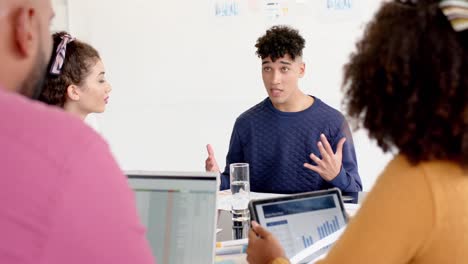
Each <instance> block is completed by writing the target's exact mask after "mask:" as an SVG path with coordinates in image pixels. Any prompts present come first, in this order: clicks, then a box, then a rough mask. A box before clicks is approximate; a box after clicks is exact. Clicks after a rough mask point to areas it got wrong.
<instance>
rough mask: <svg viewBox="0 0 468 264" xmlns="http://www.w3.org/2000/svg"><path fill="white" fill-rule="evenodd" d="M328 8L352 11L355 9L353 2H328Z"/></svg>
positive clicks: (344, 0) (330, 0) (341, 0)
mask: <svg viewBox="0 0 468 264" xmlns="http://www.w3.org/2000/svg"><path fill="white" fill-rule="evenodd" d="M327 8H328V9H330V10H350V9H352V8H353V1H352V0H327Z"/></svg>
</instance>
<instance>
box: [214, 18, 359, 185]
mask: <svg viewBox="0 0 468 264" xmlns="http://www.w3.org/2000/svg"><path fill="white" fill-rule="evenodd" d="M304 45H305V40H304V38H302V36H300V35H299V32H298V31H297V30H295V29H292V28H290V27H286V26H274V27H272V28H270V29H269V30H267V32H266V34H265V35H263V36H262V37H260V38H259V39H258V40H257V44H256V45H255V47H256V48H257V55H258V56H259V58H261V61H262V63H261V65H262V78H263V83H264V85H265V88H266V90H267V93H268V98H266V99H265V100H263V101H262V102H260V103H259V104H257V105H255V106H254V107H252V108H250V109H249V110H247V111H246V112H244V113H243V114H242V115H240V116H239V117H238V118H237V120H236V123H235V125H234V129H233V131H232V135H231V142H230V145H229V151H228V154H227V157H226V167H225V169H224V172H223V173H222V175H221V186H220V189H221V190H223V189H228V188H230V182H229V165H230V164H231V163H238V162H247V163H249V164H250V189H251V190H252V191H254V192H269V193H299V192H307V191H314V190H321V189H328V188H332V187H338V188H339V189H341V190H342V191H344V192H359V191H361V190H362V185H361V179H360V177H359V174H358V167H357V161H356V153H355V151H354V146H353V140H352V137H351V132H350V130H349V126H348V124H347V122H346V120H345V118H344V117H343V115H342V114H341V113H340V112H339V111H337V110H335V109H333V108H332V107H330V106H328V105H327V104H325V103H324V102H322V101H321V100H320V99H318V98H317V97H313V96H309V95H306V94H304V93H303V92H302V91H301V90H300V89H299V85H298V82H299V79H300V78H302V77H303V76H304V72H305V63H304V62H303V61H302V50H303V48H304ZM207 149H208V158H207V159H206V162H205V168H206V170H207V171H217V172H218V171H220V170H219V166H218V164H217V162H216V159H215V156H214V151H213V148H212V147H211V145H208V146H207Z"/></svg>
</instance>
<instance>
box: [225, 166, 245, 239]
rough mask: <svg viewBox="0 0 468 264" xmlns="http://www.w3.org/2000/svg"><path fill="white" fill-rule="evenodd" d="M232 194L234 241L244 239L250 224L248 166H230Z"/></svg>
mask: <svg viewBox="0 0 468 264" xmlns="http://www.w3.org/2000/svg"><path fill="white" fill-rule="evenodd" d="M229 168H230V177H231V192H232V207H231V212H232V221H233V236H234V239H240V238H245V237H246V236H245V235H246V234H247V232H248V226H249V224H250V223H249V222H250V214H249V209H248V206H249V200H250V182H249V174H250V173H249V164H248V163H233V164H231V165H230V167H229Z"/></svg>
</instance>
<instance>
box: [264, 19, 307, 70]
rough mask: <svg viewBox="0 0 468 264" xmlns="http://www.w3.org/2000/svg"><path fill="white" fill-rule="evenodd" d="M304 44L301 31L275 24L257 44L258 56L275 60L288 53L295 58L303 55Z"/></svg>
mask: <svg viewBox="0 0 468 264" xmlns="http://www.w3.org/2000/svg"><path fill="white" fill-rule="evenodd" d="M304 46H305V40H304V38H303V37H302V36H301V35H299V31H297V30H296V29H293V28H290V27H288V26H273V27H272V28H270V29H268V30H267V31H266V34H265V35H263V36H261V37H260V38H259V39H258V40H257V44H255V47H256V48H257V52H256V53H257V56H258V57H260V58H262V59H265V58H267V57H270V58H271V60H272V61H273V62H274V61H276V60H277V59H279V58H281V57H283V56H284V55H286V54H289V56H291V58H292V59H293V60H295V59H296V57H298V56H302V50H303V49H304Z"/></svg>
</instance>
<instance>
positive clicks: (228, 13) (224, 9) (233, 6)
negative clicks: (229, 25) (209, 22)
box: [214, 0, 241, 17]
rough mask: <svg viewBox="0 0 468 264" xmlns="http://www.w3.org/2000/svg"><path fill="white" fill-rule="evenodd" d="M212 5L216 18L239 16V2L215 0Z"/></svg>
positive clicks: (236, 0) (235, 0)
mask: <svg viewBox="0 0 468 264" xmlns="http://www.w3.org/2000/svg"><path fill="white" fill-rule="evenodd" d="M214 5H215V6H214V10H215V16H217V17H232V16H239V15H240V14H241V3H240V0H216V2H215V4H214Z"/></svg>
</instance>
